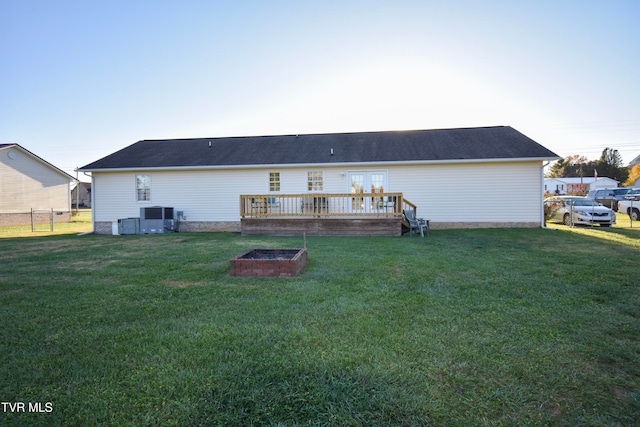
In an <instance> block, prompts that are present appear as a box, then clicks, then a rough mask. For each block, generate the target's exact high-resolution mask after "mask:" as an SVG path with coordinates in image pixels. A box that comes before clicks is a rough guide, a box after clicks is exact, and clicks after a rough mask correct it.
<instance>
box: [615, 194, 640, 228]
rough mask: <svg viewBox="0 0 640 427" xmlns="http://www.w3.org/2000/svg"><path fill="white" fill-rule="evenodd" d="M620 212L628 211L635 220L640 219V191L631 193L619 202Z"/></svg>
mask: <svg viewBox="0 0 640 427" xmlns="http://www.w3.org/2000/svg"><path fill="white" fill-rule="evenodd" d="M618 212H620V213H626V214H627V215H629V216H630V217H631V219H632V220H634V221H639V220H640V193H629V194H627V195H626V196H625V200H620V201H619V202H618Z"/></svg>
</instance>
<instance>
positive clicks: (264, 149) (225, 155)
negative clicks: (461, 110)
mask: <svg viewBox="0 0 640 427" xmlns="http://www.w3.org/2000/svg"><path fill="white" fill-rule="evenodd" d="M332 150H333V155H332V154H331V152H332ZM556 158H558V155H556V154H555V153H553V152H552V151H550V150H548V149H546V148H545V147H543V146H541V145H540V144H538V143H537V142H535V141H534V140H532V139H530V138H528V137H526V136H525V135H523V134H521V133H520V132H518V131H516V130H515V129H513V128H511V127H508V126H496V127H483V128H462V129H438V130H410V131H386V132H359V133H332V134H309V135H280V136H250V137H230V138H198V139H170V140H144V141H139V142H136V143H135V144H133V145H130V146H129V147H126V148H124V149H122V150H120V151H117V152H115V153H113V154H111V155H109V156H107V157H104V158H102V159H100V160H98V161H95V162H93V163H90V164H88V165H86V166H84V167H83V168H81V169H83V170H89V171H91V170H101V169H137V168H181V167H184V168H190V167H207V166H243V165H247V166H250V165H252V166H259V165H296V164H331V163H336V164H340V163H378V162H428V161H454V160H492V159H496V160H500V159H502V160H508V159H556Z"/></svg>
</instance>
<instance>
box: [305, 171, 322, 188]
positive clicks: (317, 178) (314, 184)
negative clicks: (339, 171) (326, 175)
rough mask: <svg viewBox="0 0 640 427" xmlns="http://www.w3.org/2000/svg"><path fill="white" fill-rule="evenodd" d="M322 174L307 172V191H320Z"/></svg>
mask: <svg viewBox="0 0 640 427" xmlns="http://www.w3.org/2000/svg"><path fill="white" fill-rule="evenodd" d="M322 189H323V183H322V172H307V190H309V191H322Z"/></svg>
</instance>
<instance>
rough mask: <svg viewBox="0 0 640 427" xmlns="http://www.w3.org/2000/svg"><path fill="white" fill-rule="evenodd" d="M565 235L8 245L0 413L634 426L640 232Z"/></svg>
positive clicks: (45, 419)
mask: <svg viewBox="0 0 640 427" xmlns="http://www.w3.org/2000/svg"><path fill="white" fill-rule="evenodd" d="M553 226H554V227H556V228H557V229H558V230H556V231H552V230H543V229H507V230H443V231H437V230H436V231H433V232H432V236H431V237H429V238H425V239H421V238H420V237H415V236H414V237H411V238H410V237H408V236H404V237H398V238H388V237H386V238H385V237H370V238H366V237H362V238H353V237H349V238H338V237H307V246H308V249H309V264H308V265H307V268H306V269H305V271H304V272H303V274H302V275H301V276H300V277H297V278H236V277H230V276H229V275H228V271H229V259H230V258H232V257H233V256H235V255H237V254H239V253H241V252H243V251H244V250H246V249H248V248H252V247H300V246H302V238H301V237H300V238H278V237H241V236H239V235H237V234H225V233H193V234H186V233H185V234H164V235H149V236H93V235H88V236H76V235H75V234H69V235H53V236H39V237H32V238H3V239H0V257H1V259H2V269H1V270H0V307H2V308H1V309H0V322H1V324H2V325H3V327H2V332H1V336H2V337H1V339H0V349H1V351H0V357H1V365H0V375H1V383H0V400H1V401H2V402H25V405H26V409H29V407H28V404H29V403H40V404H41V405H42V408H43V411H44V412H41V413H29V412H28V411H25V412H14V413H8V412H7V410H6V409H8V408H6V409H5V410H4V411H3V412H2V413H0V424H8V425H47V426H48V425H78V426H85V425H110V426H111V425H118V426H121V425H132V426H139V425H163V426H165V425H176V426H184V425H205V426H208V425H287V426H291V425H340V426H342V425H354V426H359V425H392V426H398V425H435V426H442V425H463V426H467V425H473V426H475V425H504V426H513V425H570V426H574V425H598V426H600V425H623V426H624V425H634V424H635V423H637V420H638V419H639V418H640V288H639V279H640V272H639V270H638V265H639V261H640V227H638V228H634V229H629V228H623V227H615V228H610V229H600V228H597V227H596V228H588V227H579V228H574V229H569V228H567V227H564V226H560V225H558V226H556V225H553ZM47 404H48V405H49V406H46V405H47ZM49 409H50V411H49V412H47V410H49Z"/></svg>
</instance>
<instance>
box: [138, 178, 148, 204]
mask: <svg viewBox="0 0 640 427" xmlns="http://www.w3.org/2000/svg"><path fill="white" fill-rule="evenodd" d="M136 201H138V202H149V201H151V177H150V176H149V175H136Z"/></svg>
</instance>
